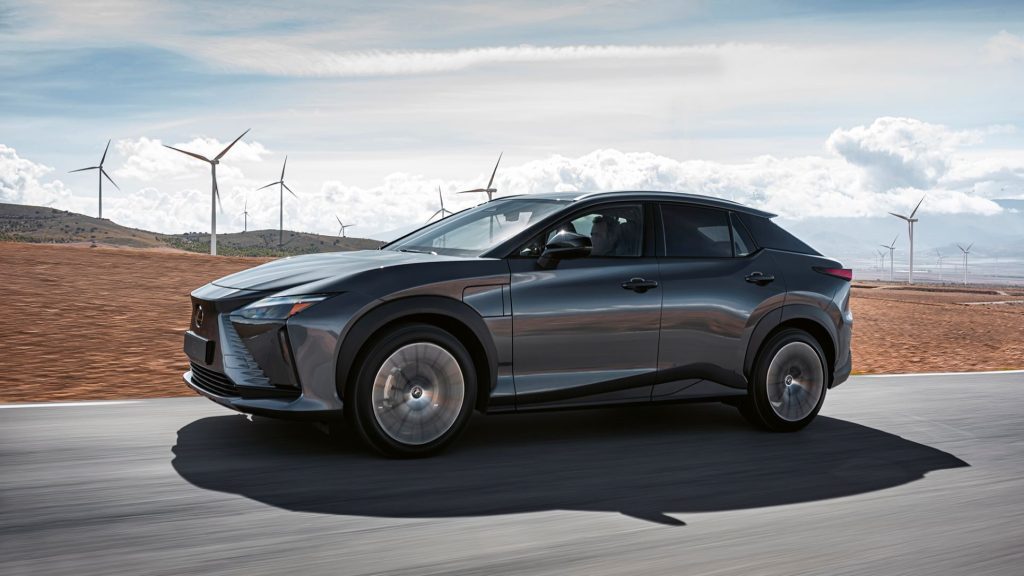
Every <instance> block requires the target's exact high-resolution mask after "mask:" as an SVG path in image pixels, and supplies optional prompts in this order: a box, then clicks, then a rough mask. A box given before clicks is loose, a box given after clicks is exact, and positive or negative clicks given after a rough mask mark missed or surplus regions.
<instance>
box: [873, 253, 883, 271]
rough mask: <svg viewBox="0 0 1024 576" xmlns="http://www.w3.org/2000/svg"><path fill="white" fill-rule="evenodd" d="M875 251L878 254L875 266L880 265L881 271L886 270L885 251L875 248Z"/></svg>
mask: <svg viewBox="0 0 1024 576" xmlns="http://www.w3.org/2000/svg"><path fill="white" fill-rule="evenodd" d="M875 253H877V254H878V260H876V261H875V266H877V267H878V270H879V271H882V270H885V252H882V251H881V250H875Z"/></svg>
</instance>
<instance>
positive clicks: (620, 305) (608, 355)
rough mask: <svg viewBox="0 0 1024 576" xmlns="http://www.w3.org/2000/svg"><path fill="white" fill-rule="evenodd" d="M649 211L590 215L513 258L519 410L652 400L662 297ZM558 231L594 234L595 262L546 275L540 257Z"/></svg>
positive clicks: (605, 210) (637, 206) (563, 266)
mask: <svg viewBox="0 0 1024 576" xmlns="http://www.w3.org/2000/svg"><path fill="white" fill-rule="evenodd" d="M644 210H645V206H644V204H642V203H625V204H608V205H600V206H596V207H592V208H589V209H586V210H584V211H581V212H579V213H577V214H575V215H573V216H570V217H569V218H568V219H567V220H566V221H564V222H562V223H561V224H559V225H558V226H555V227H553V228H552V229H550V230H548V231H546V232H545V233H544V234H542V235H541V236H539V237H538V238H537V239H535V240H534V241H533V242H532V243H531V245H528V246H526V247H524V249H523V250H522V251H521V252H520V256H518V257H513V258H510V259H509V265H510V268H511V272H512V280H511V293H512V330H513V357H514V367H513V371H514V374H515V387H516V405H517V406H518V407H527V406H538V405H544V406H548V405H551V406H558V405H572V404H593V403H601V402H609V401H622V400H630V399H636V400H648V399H649V398H650V389H651V385H652V383H653V378H654V376H655V373H656V371H657V364H658V330H659V324H660V320H661V300H662V291H661V289H660V287H659V285H658V282H659V276H658V261H657V259H656V258H654V254H653V246H650V247H649V246H648V242H647V241H645V226H644V223H645V218H644ZM559 230H569V231H571V232H575V233H577V234H584V235H587V236H590V237H591V240H592V243H593V250H592V253H591V256H590V257H587V258H579V259H573V260H563V261H561V262H559V263H558V264H557V266H556V267H555V268H553V269H550V270H544V269H541V268H540V267H539V266H538V265H537V262H536V256H538V255H539V254H540V251H541V250H542V246H543V243H544V242H546V239H547V238H549V237H550V236H551V235H553V234H554V233H555V232H557V231H559Z"/></svg>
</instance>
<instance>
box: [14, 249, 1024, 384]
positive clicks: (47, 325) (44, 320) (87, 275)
mask: <svg viewBox="0 0 1024 576" xmlns="http://www.w3.org/2000/svg"><path fill="white" fill-rule="evenodd" d="M264 261H265V260H262V259H255V258H225V257H217V258H214V257H210V256H203V255H198V254H188V253H175V252H169V251H157V250H134V249H127V248H121V249H117V248H94V249H90V248H87V247H84V246H49V245H37V244H18V243H0V271H2V273H3V282H4V285H5V291H4V313H3V314H0V334H2V336H0V338H2V341H0V344H2V351H3V352H2V356H0V358H2V361H0V369H2V371H3V374H4V380H5V381H4V386H3V387H2V388H0V402H27V401H38V400H71V399H105V398H147V397H161V396H189V395H191V394H192V392H191V391H189V390H188V389H187V388H186V387H185V385H184V384H183V383H182V381H181V373H182V372H183V371H184V369H185V364H186V360H185V356H184V354H183V353H182V351H181V346H182V332H183V331H184V329H185V328H186V326H187V324H188V319H189V314H190V305H189V300H188V293H189V291H191V290H192V289H194V288H195V287H198V286H201V285H202V284H204V283H206V282H208V281H209V280H210V279H213V278H217V277H220V276H222V275H225V274H229V273H231V272H236V271H238V270H241V269H244V268H248V267H251V266H254V265H256V264H259V263H261V262H264ZM1013 299H1020V300H1024V292H1016V293H1015V292H1012V291H1008V292H1007V293H1006V294H980V293H977V292H969V293H964V292H957V291H949V290H946V291H940V292H920V291H908V290H895V289H890V288H885V287H882V288H855V289H854V299H853V308H854V315H855V324H854V326H855V328H854V333H855V337H854V370H856V371H857V372H862V373H878V372H910V371H913V372H921V371H962V370H998V369H1006V368H1024V306H1012V305H1004V304H992V305H980V306H965V305H963V304H961V302H979V301H986V300H988V301H992V300H997V301H1005V300H1013Z"/></svg>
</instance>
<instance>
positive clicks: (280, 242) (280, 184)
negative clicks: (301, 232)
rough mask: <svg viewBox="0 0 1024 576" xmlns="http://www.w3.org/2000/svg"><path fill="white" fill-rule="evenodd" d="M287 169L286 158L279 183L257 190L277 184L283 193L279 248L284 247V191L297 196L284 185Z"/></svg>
mask: <svg viewBox="0 0 1024 576" xmlns="http://www.w3.org/2000/svg"><path fill="white" fill-rule="evenodd" d="M287 167H288V157H287V156H285V157H284V165H282V166H281V179H280V180H278V181H277V182H271V183H270V184H267V185H266V186H260V187H259V188H257V190H263V189H264V188H270V187H271V186H273V185H274V184H277V186H278V190H279V191H280V193H281V221H280V223H279V224H280V228H279V229H278V233H277V245H278V247H280V246H284V191H285V190H287V191H288V193H289V194H291V195H292V196H295V192H292V189H291V188H289V187H288V185H287V184H285V183H284V169H285V168H287ZM295 198H298V196H295Z"/></svg>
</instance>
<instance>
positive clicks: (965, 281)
mask: <svg viewBox="0 0 1024 576" xmlns="http://www.w3.org/2000/svg"><path fill="white" fill-rule="evenodd" d="M971 246H974V242H971V243H970V244H968V245H967V248H964V247H963V246H961V245H959V244H957V245H956V247H957V248H959V249H960V251H961V252H963V253H964V286H967V255H968V254H970V253H971Z"/></svg>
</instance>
